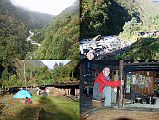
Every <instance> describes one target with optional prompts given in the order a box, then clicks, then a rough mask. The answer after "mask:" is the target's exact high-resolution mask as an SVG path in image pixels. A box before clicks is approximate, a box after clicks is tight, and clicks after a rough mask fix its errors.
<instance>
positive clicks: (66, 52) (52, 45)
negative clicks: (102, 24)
mask: <svg viewBox="0 0 159 120" xmlns="http://www.w3.org/2000/svg"><path fill="white" fill-rule="evenodd" d="M78 8H79V3H78V2H77V3H75V4H74V5H73V6H71V7H69V8H67V9H66V10H64V11H63V12H62V13H61V14H60V15H58V16H57V17H56V18H55V19H54V20H53V21H52V23H50V24H49V25H48V27H47V28H46V29H45V32H44V40H43V41H42V43H41V46H40V47H39V48H38V50H37V51H35V53H34V56H33V59H79V9H78ZM40 37H41V36H40Z"/></svg>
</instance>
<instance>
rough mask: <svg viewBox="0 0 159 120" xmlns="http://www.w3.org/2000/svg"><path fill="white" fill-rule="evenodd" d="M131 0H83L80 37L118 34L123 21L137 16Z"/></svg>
mask: <svg viewBox="0 0 159 120" xmlns="http://www.w3.org/2000/svg"><path fill="white" fill-rule="evenodd" d="M135 6H136V4H134V2H133V0H93V1H92V0H83V1H82V4H81V28H80V29H81V37H82V38H88V37H94V36H97V35H99V34H100V35H103V36H105V35H112V34H119V33H120V32H121V31H122V27H123V26H124V24H125V22H127V21H130V20H131V17H132V16H137V15H138V13H137V12H136V11H137V10H136V7H135Z"/></svg>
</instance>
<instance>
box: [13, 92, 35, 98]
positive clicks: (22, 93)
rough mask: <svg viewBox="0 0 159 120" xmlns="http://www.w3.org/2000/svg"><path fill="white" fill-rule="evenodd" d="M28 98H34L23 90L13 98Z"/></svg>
mask: <svg viewBox="0 0 159 120" xmlns="http://www.w3.org/2000/svg"><path fill="white" fill-rule="evenodd" d="M26 97H28V98H32V95H31V94H30V93H29V92H28V91H26V90H21V91H19V92H17V93H16V94H15V95H14V96H13V98H26Z"/></svg>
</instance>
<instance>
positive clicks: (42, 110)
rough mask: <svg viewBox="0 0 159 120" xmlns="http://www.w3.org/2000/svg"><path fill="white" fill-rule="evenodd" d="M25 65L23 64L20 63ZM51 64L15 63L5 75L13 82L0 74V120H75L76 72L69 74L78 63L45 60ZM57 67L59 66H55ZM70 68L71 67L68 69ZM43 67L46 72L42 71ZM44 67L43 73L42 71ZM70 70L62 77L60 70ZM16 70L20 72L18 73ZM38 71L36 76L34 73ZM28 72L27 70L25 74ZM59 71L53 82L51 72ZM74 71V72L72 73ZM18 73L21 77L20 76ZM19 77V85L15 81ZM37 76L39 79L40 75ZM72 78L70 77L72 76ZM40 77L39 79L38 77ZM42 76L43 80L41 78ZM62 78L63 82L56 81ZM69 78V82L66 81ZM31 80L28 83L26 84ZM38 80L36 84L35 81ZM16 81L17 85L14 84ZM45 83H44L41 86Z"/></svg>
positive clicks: (77, 102) (77, 113) (76, 110)
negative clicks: (12, 81)
mask: <svg viewBox="0 0 159 120" xmlns="http://www.w3.org/2000/svg"><path fill="white" fill-rule="evenodd" d="M24 63H25V64H24ZM49 63H52V64H53V63H54V64H53V65H52V66H51V67H52V68H54V69H51V68H50V66H49V65H47V64H46V61H43V62H42V61H31V60H28V61H27V60H25V61H17V63H16V65H14V66H10V67H11V68H14V69H11V68H10V70H11V71H12V70H13V71H14V70H15V71H14V72H13V73H14V74H13V73H12V72H11V71H9V70H8V71H7V73H10V74H7V75H10V76H13V75H14V76H16V77H15V79H14V83H12V84H11V83H10V80H13V78H11V77H9V79H4V78H5V75H6V74H4V73H5V72H6V71H5V70H3V72H2V74H1V76H2V77H1V81H3V82H2V83H1V94H0V119H2V120H59V119H60V120H77V119H79V116H80V115H79V81H78V80H77V78H78V77H77V76H78V75H77V73H76V74H75V73H73V72H71V71H72V69H75V67H76V66H77V65H78V64H75V62H73V61H67V62H66V61H60V62H59V61H54V62H52V61H49ZM59 64H60V67H59ZM70 65H71V66H72V65H74V67H72V68H70ZM43 68H45V71H47V76H49V77H50V78H46V76H44V75H45V74H46V73H45V72H44V71H43V72H42V69H43ZM46 68H47V70H46ZM66 68H67V69H69V68H70V72H71V73H72V74H71V75H72V76H71V77H70V73H68V74H65V75H63V76H62V74H63V73H62V69H63V70H64V71H65V69H66ZM4 69H5V67H4ZM19 69H20V70H19ZM35 69H36V70H37V71H38V70H39V72H40V70H41V72H40V74H38V75H37V73H38V72H37V71H36V72H37V73H35V71H34V70H35ZM29 70H31V71H29ZM55 71H56V72H57V71H61V73H60V76H62V77H61V78H60V77H58V78H59V79H58V80H59V81H56V82H55V81H54V77H55V78H57V76H52V75H53V74H54V72H55ZM74 71H75V70H74ZM20 72H22V73H23V74H20ZM30 73H31V74H30ZM20 75H22V76H21V77H22V82H21V80H20V79H19V78H20ZM40 75H41V76H40ZM73 75H74V77H73ZM40 77H41V78H40ZM42 77H44V78H42ZM60 79H62V80H63V81H60ZM69 79H71V80H70V81H69ZM30 80H32V82H30ZM39 80H40V82H41V83H40V82H39ZM18 82H19V84H17V83H18ZM20 82H21V83H20ZM44 82H45V83H44Z"/></svg>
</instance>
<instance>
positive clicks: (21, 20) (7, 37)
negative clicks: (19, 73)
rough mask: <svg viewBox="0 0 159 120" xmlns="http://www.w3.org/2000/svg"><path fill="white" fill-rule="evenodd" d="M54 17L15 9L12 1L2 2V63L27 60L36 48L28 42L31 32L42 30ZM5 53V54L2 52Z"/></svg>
mask: <svg viewBox="0 0 159 120" xmlns="http://www.w3.org/2000/svg"><path fill="white" fill-rule="evenodd" d="M52 19H53V16H51V15H47V14H41V13H37V12H31V11H26V10H24V9H23V8H20V7H15V6H13V5H12V4H11V2H10V0H0V51H1V53H0V61H1V62H5V63H6V64H8V63H7V60H15V59H25V58H26V54H27V53H28V52H32V51H34V50H35V48H36V46H34V45H32V44H31V43H30V42H27V41H26V38H27V37H28V34H29V32H28V31H29V30H30V29H35V28H42V27H44V26H46V25H47V24H48V22H49V21H50V20H52ZM2 51H3V52H2Z"/></svg>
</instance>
